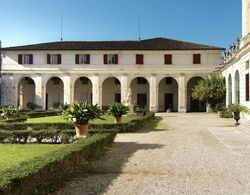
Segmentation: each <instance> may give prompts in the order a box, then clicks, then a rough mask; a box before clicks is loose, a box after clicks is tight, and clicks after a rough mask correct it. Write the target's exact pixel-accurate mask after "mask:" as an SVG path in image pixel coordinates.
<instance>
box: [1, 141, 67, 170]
mask: <svg viewBox="0 0 250 195" xmlns="http://www.w3.org/2000/svg"><path fill="white" fill-rule="evenodd" d="M62 146H63V145H45V144H43V145H39V144H37V145H28V144H27V145H20V144H0V171H4V170H6V169H8V168H11V167H13V166H16V165H18V164H20V163H22V162H23V161H27V160H31V159H33V158H35V157H38V156H42V155H44V154H46V153H49V152H52V151H54V150H56V149H58V148H59V147H62Z"/></svg>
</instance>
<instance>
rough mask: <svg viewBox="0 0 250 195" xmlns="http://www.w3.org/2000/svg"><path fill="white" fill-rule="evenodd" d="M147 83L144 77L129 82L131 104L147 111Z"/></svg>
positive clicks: (148, 93) (148, 100) (148, 94)
mask: <svg viewBox="0 0 250 195" xmlns="http://www.w3.org/2000/svg"><path fill="white" fill-rule="evenodd" d="M149 85H150V84H149V81H148V79H147V78H145V77H141V76H138V77H135V78H133V79H132V80H131V83H130V88H131V92H132V102H133V104H134V105H136V106H137V107H143V108H146V109H149V103H150V97H149V96H150V92H149V90H150V89H149V88H150V86H149Z"/></svg>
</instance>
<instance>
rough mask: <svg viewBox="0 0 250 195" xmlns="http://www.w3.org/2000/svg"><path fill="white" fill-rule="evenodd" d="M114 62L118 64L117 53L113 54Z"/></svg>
mask: <svg viewBox="0 0 250 195" xmlns="http://www.w3.org/2000/svg"><path fill="white" fill-rule="evenodd" d="M115 64H118V54H115Z"/></svg>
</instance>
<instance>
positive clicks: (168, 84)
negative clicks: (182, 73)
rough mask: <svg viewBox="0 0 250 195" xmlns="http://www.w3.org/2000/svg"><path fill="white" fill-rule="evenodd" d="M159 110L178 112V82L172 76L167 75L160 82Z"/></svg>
mask: <svg viewBox="0 0 250 195" xmlns="http://www.w3.org/2000/svg"><path fill="white" fill-rule="evenodd" d="M158 102H159V111H160V112H162V111H167V110H170V111H172V112H178V83H177V81H176V80H175V79H174V78H172V77H165V78H163V79H162V80H161V81H160V83H159V95H158Z"/></svg>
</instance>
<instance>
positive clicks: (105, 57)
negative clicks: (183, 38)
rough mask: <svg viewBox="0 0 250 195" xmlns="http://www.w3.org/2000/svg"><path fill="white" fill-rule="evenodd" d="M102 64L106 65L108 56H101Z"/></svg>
mask: <svg viewBox="0 0 250 195" xmlns="http://www.w3.org/2000/svg"><path fill="white" fill-rule="evenodd" d="M103 63H104V64H108V55H107V54H104V55H103Z"/></svg>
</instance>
